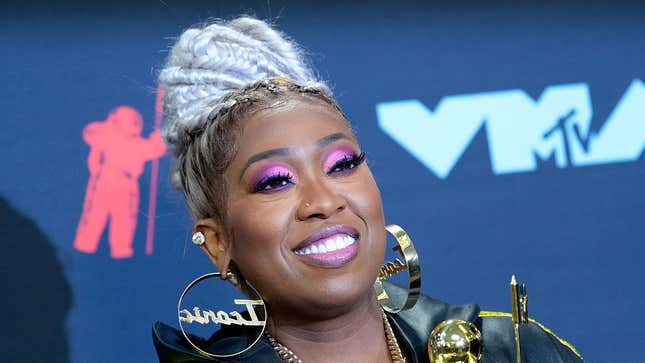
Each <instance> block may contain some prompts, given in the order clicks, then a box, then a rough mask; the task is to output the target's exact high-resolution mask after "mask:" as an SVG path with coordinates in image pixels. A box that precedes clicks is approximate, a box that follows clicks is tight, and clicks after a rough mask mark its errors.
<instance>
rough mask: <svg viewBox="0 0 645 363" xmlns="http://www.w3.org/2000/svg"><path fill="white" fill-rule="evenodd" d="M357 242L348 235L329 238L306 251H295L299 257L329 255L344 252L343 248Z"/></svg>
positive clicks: (307, 248) (305, 249)
mask: <svg viewBox="0 0 645 363" xmlns="http://www.w3.org/2000/svg"><path fill="white" fill-rule="evenodd" d="M354 242H356V239H354V237H352V236H348V235H339V236H336V237H334V238H329V239H326V240H324V241H320V242H318V243H314V244H313V245H310V246H308V247H306V248H304V249H301V250H297V251H295V252H296V254H297V255H310V254H314V253H327V252H333V251H338V250H342V249H343V248H345V247H347V246H349V245H351V244H353V243H354Z"/></svg>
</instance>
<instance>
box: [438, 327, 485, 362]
mask: <svg viewBox="0 0 645 363" xmlns="http://www.w3.org/2000/svg"><path fill="white" fill-rule="evenodd" d="M482 350H483V340H482V335H481V333H480V332H479V329H477V326H475V324H473V323H471V322H469V321H465V320H459V319H452V320H446V321H443V322H441V323H440V324H439V325H437V327H436V328H434V330H432V333H431V334H430V339H429V340H428V355H429V356H430V362H432V363H478V362H479V361H480V360H481V358H482Z"/></svg>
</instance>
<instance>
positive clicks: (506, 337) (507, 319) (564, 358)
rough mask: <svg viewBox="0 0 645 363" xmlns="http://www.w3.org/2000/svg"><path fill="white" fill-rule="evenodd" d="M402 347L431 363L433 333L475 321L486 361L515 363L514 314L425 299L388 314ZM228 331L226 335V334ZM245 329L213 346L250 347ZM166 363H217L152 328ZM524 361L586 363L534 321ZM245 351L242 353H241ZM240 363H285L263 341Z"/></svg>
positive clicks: (169, 332) (169, 331) (523, 330)
mask: <svg viewBox="0 0 645 363" xmlns="http://www.w3.org/2000/svg"><path fill="white" fill-rule="evenodd" d="M392 287H393V289H390V288H389V287H388V294H390V295H392V294H404V291H403V290H402V289H401V288H397V287H394V286H392ZM388 319H389V321H390V325H391V326H392V329H393V330H394V334H395V335H396V337H397V340H398V342H399V345H400V346H401V349H403V350H405V351H406V353H407V354H406V355H407V356H408V357H410V358H411V359H410V362H411V363H428V362H429V358H428V337H429V335H430V332H431V331H432V330H433V329H434V327H435V326H437V325H438V324H439V323H441V322H442V321H444V320H448V319H462V320H467V321H470V322H473V323H475V324H476V325H477V327H478V328H479V330H480V331H481V332H482V336H483V342H484V352H483V357H482V360H481V363H493V362H515V342H514V333H513V323H512V320H511V316H510V314H507V313H497V312H489V311H480V309H479V307H478V306H477V305H466V306H453V305H448V304H446V303H443V302H440V301H437V300H434V299H431V298H428V297H425V296H420V297H419V301H418V302H417V304H416V305H415V306H414V307H413V308H412V309H410V310H406V311H402V312H400V313H398V314H388ZM222 331H225V332H224V333H222ZM244 333H245V331H244V328H243V327H232V326H228V327H225V328H223V329H222V330H220V332H218V333H216V335H217V339H215V341H214V342H213V343H212V344H226V345H228V346H230V345H240V346H241V349H243V348H244V345H245V344H246V342H247V340H248V337H247V336H246V335H245V334H244ZM152 337H153V340H154V344H155V348H156V349H157V354H158V355H159V361H160V362H163V363H165V362H176V363H184V362H213V361H212V360H208V359H206V358H204V357H203V356H201V355H199V354H198V353H197V352H195V351H194V350H193V349H192V348H191V346H190V345H189V344H188V343H187V342H186V340H185V339H184V337H183V336H182V334H181V332H180V331H179V330H177V329H175V328H172V327H170V326H168V325H165V324H163V323H159V322H157V323H155V324H154V325H153V327H152ZM520 337H521V351H522V362H523V363H560V362H583V359H582V357H581V356H580V354H578V352H577V351H576V350H575V349H574V348H573V347H572V346H571V345H570V344H569V343H567V342H566V341H564V340H563V339H561V338H559V337H558V336H556V335H555V334H554V333H553V332H551V331H550V330H548V329H547V328H545V327H544V326H542V325H541V324H540V323H538V322H536V321H534V320H531V322H530V323H529V324H524V325H521V326H520ZM241 349H240V350H241ZM224 362H236V363H251V362H253V363H264V362H266V363H280V362H281V361H280V358H279V357H278V355H277V354H276V353H275V351H274V350H273V348H272V346H271V343H269V341H268V340H267V339H266V337H262V338H261V339H260V340H259V341H258V343H257V344H256V345H255V346H254V347H253V348H252V349H250V350H249V351H248V352H246V353H245V354H242V355H239V356H236V357H233V358H231V359H228V360H225V361H224Z"/></svg>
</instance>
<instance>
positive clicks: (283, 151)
mask: <svg viewBox="0 0 645 363" xmlns="http://www.w3.org/2000/svg"><path fill="white" fill-rule="evenodd" d="M342 139H346V140H352V139H351V138H350V137H349V136H347V135H345V134H344V133H342V132H336V133H333V134H330V135H327V136H325V137H323V138H321V139H318V140H317V141H316V146H317V147H318V148H323V147H325V146H327V145H329V144H331V143H333V142H334V141H337V140H342ZM292 153H293V150H292V149H290V148H286V147H285V148H279V149H271V150H267V151H262V152H260V153H257V154H255V155H253V156H251V157H250V158H249V160H247V161H246V164H244V167H243V168H242V172H241V173H240V179H241V178H242V176H243V175H244V172H245V171H246V169H248V168H249V166H251V164H253V163H256V162H258V161H260V160H264V159H268V158H272V157H277V156H288V155H291V154H292Z"/></svg>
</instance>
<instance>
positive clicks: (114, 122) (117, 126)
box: [74, 106, 166, 259]
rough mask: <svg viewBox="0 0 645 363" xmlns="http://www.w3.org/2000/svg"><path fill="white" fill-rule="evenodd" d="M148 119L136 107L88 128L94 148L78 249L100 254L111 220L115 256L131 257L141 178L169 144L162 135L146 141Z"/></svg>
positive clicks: (124, 108) (115, 112) (114, 113)
mask: <svg viewBox="0 0 645 363" xmlns="http://www.w3.org/2000/svg"><path fill="white" fill-rule="evenodd" d="M142 129H143V119H142V117H141V114H140V113H139V112H138V111H137V110H135V109H134V108H132V107H129V106H119V107H117V108H115V109H114V110H113V111H112V112H111V113H110V115H109V116H108V118H107V120H105V121H96V122H92V123H90V124H89V125H87V126H86V127H85V129H84V130H83V140H85V142H86V143H87V144H88V145H89V146H90V153H89V156H88V160H87V167H88V169H89V171H90V177H89V181H88V183H87V191H86V192H85V201H84V203H83V212H82V214H81V218H80V222H79V223H78V227H77V229H76V238H75V240H74V248H76V249H77V250H79V251H81V252H85V253H95V252H96V250H97V248H98V245H99V241H100V239H101V235H102V234H103V230H104V229H105V226H106V225H107V223H108V220H109V232H108V242H109V245H110V256H111V257H112V258H115V259H119V258H128V257H132V255H133V253H134V251H133V249H132V243H133V239H134V232H135V229H136V226H137V211H138V209H139V176H141V173H142V172H143V167H144V164H145V163H146V162H147V161H150V160H155V159H158V158H160V157H161V156H162V155H163V154H164V153H165V152H166V146H165V144H164V142H163V140H162V138H161V134H160V133H159V131H153V132H152V133H151V134H150V137H148V138H144V137H141V131H142Z"/></svg>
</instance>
